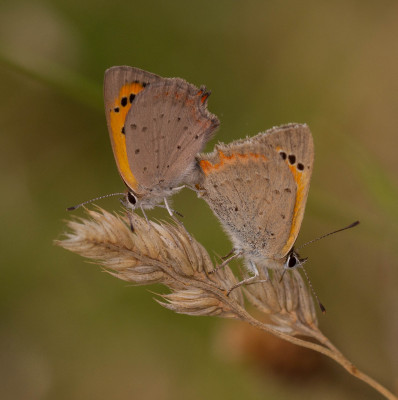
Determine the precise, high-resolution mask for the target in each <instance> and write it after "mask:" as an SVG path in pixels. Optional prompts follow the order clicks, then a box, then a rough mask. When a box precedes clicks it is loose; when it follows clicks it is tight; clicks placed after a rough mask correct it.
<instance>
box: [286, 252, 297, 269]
mask: <svg viewBox="0 0 398 400" xmlns="http://www.w3.org/2000/svg"><path fill="white" fill-rule="evenodd" d="M297 263H298V260H297V257H296V256H295V255H294V254H293V253H292V254H290V255H289V259H288V260H287V263H286V264H287V267H288V268H294V267H296V266H297Z"/></svg>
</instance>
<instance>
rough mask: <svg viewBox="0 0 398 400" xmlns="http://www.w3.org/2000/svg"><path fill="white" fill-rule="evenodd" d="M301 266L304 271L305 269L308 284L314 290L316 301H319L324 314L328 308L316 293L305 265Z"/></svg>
mask: <svg viewBox="0 0 398 400" xmlns="http://www.w3.org/2000/svg"><path fill="white" fill-rule="evenodd" d="M301 268H302V269H303V271H304V275H305V277H306V278H307V282H308V284H309V285H310V288H311V292H312V294H313V295H314V297H315V298H316V301H317V302H318V305H319V308H320V309H321V311H322V314H326V308H325V307H324V305H323V304H322V303H321V301H320V300H319V297H318V295H317V294H316V293H315V289H314V287H313V286H312V283H311V281H310V278H309V276H308V274H307V271H306V270H305V268H304V267H303V265H301Z"/></svg>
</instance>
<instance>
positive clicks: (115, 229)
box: [56, 209, 397, 400]
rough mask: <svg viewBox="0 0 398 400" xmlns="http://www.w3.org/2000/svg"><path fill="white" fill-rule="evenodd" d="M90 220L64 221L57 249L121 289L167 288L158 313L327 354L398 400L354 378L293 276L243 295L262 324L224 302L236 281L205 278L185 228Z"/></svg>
mask: <svg viewBox="0 0 398 400" xmlns="http://www.w3.org/2000/svg"><path fill="white" fill-rule="evenodd" d="M87 213H88V214H89V217H90V218H81V219H75V220H72V221H69V222H68V227H69V229H70V232H69V233H66V234H65V236H66V237H65V238H64V239H62V240H59V241H56V244H58V245H59V246H61V247H63V248H65V249H67V250H70V251H72V252H75V253H78V254H80V255H82V256H84V257H87V258H89V259H92V260H94V261H96V262H97V263H99V264H100V265H102V266H103V267H104V268H105V269H106V271H108V272H109V273H110V274H111V275H113V276H115V277H117V278H119V279H122V280H124V281H127V282H132V283H134V284H137V285H149V284H152V283H162V284H164V285H165V286H167V287H168V288H169V289H170V293H169V294H163V295H160V299H159V300H157V301H158V302H159V303H160V304H161V305H162V306H163V307H166V308H168V309H170V310H173V311H175V312H177V313H182V314H188V315H217V316H220V317H225V318H235V319H240V320H242V321H246V322H247V323H249V324H251V325H253V326H255V327H257V328H259V329H261V330H264V331H267V332H270V333H273V334H274V335H276V336H278V337H280V338H282V339H285V340H287V341H289V342H292V343H294V344H297V345H299V346H303V347H307V348H310V349H313V350H315V351H318V352H320V353H322V354H325V355H326V356H328V357H330V358H332V359H334V360H335V361H336V362H338V363H339V364H340V365H341V366H343V367H344V368H345V369H346V370H347V371H348V372H349V373H350V374H352V375H354V376H356V377H357V378H359V379H361V380H362V381H364V382H366V383H367V384H368V385H370V386H372V387H373V388H374V389H376V390H377V391H378V392H380V393H381V394H382V395H384V396H385V397H386V398H387V399H396V400H397V397H395V396H394V395H393V394H392V393H391V392H389V391H388V390H387V389H386V388H384V387H383V386H381V385H380V384H379V383H378V382H376V381H374V380H373V379H372V378H370V377H368V376H367V375H365V374H364V373H362V372H361V371H359V370H358V369H357V368H356V367H355V366H354V365H353V364H352V363H351V362H350V361H349V360H347V359H346V358H345V357H344V356H343V355H342V354H341V352H340V351H338V350H337V349H336V348H335V347H334V346H333V345H332V343H331V342H330V341H329V340H328V339H327V337H325V336H324V335H323V334H322V333H321V331H320V330H319V329H318V326H317V317H316V313H315V307H314V303H313V299H312V296H311V293H310V292H309V290H308V288H307V286H306V285H305V283H304V282H303V280H302V278H301V276H300V274H299V272H298V271H297V270H293V271H290V273H287V274H285V276H284V278H283V280H282V281H281V282H280V272H279V271H274V272H273V274H272V275H271V277H270V279H269V280H268V281H267V282H264V283H258V284H252V285H247V286H246V287H245V288H244V289H243V291H244V293H245V295H246V298H247V300H248V301H249V302H250V303H251V304H253V305H254V306H255V307H256V308H257V309H258V310H260V311H261V312H262V313H263V314H264V315H265V316H266V317H267V320H268V321H270V323H264V322H262V321H260V320H258V319H256V318H254V317H252V316H251V315H250V314H249V313H248V312H247V310H246V309H245V302H244V297H243V293H242V288H237V289H236V290H233V291H232V292H231V294H230V295H229V296H227V295H226V294H227V291H228V289H229V288H230V287H232V286H233V285H235V284H236V283H237V279H236V277H235V276H234V274H233V273H232V271H231V270H230V268H229V267H228V266H226V267H225V268H222V269H219V270H218V271H217V272H215V273H211V274H209V272H210V271H212V270H213V269H214V265H213V263H212V262H211V260H210V257H209V255H208V253H207V251H206V250H205V249H204V248H203V246H202V245H201V244H200V243H198V242H197V241H195V239H193V238H192V237H191V236H190V235H189V234H188V233H187V232H186V230H185V229H184V228H183V227H182V225H179V224H178V225H172V224H169V223H155V222H152V221H151V222H150V225H149V224H148V223H147V221H146V220H145V219H143V218H141V217H139V216H138V215H137V214H133V215H132V216H131V218H132V222H133V224H134V229H135V232H134V233H133V232H131V230H130V228H129V222H128V219H127V218H126V217H123V216H120V215H113V214H110V213H108V212H106V211H104V210H102V209H98V211H89V210H87ZM263 278H265V277H263ZM297 335H300V338H299V337H297ZM303 337H304V338H303Z"/></svg>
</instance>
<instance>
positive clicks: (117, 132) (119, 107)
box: [107, 82, 144, 190]
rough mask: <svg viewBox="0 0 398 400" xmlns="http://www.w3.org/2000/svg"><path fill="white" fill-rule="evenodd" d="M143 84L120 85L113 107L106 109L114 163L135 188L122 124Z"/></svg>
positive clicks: (125, 179)
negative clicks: (108, 114) (108, 116)
mask: <svg viewBox="0 0 398 400" xmlns="http://www.w3.org/2000/svg"><path fill="white" fill-rule="evenodd" d="M142 89H144V86H143V85H141V84H140V83H137V82H133V83H128V84H126V85H124V86H122V87H121V89H120V92H119V96H118V97H117V98H116V99H115V101H114V103H113V108H112V109H111V110H107V111H108V112H110V125H111V130H112V148H113V154H114V155H115V159H116V164H117V167H118V169H119V173H120V175H121V176H122V178H123V179H124V181H125V182H126V184H127V185H128V186H129V187H130V188H131V189H133V190H134V189H136V188H137V180H136V179H135V177H134V175H133V173H132V172H131V169H130V165H129V162H128V158H127V150H126V136H125V134H124V133H123V132H124V129H125V127H124V124H125V122H126V116H127V113H128V112H129V110H130V108H131V104H132V102H133V101H134V97H135V95H136V94H138V93H139V92H141V90H142Z"/></svg>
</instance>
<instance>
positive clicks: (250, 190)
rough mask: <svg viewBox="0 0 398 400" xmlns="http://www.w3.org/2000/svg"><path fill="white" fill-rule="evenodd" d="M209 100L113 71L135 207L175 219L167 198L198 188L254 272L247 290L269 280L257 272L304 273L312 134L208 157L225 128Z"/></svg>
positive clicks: (116, 124)
mask: <svg viewBox="0 0 398 400" xmlns="http://www.w3.org/2000/svg"><path fill="white" fill-rule="evenodd" d="M209 94H210V93H209V92H208V91H207V90H206V88H205V87H204V86H202V87H200V88H197V87H195V86H194V85H192V84H190V83H188V82H186V81H185V80H183V79H179V78H162V77H160V76H157V75H155V74H152V73H149V72H146V71H143V70H140V69H138V68H131V67H127V66H120V67H112V68H110V69H108V70H107V71H106V72H105V81H104V97H105V112H106V119H107V124H108V129H109V134H110V137H111V142H112V148H113V152H114V155H115V159H116V163H117V166H118V169H119V173H120V175H121V177H122V179H123V181H124V182H125V184H126V185H127V187H128V193H127V195H126V202H127V203H128V205H129V206H131V207H132V208H133V209H135V208H137V207H140V208H141V209H142V211H144V209H146V208H153V207H154V206H156V205H159V203H161V202H164V206H165V207H166V208H167V210H168V211H169V213H170V214H172V211H171V209H170V207H169V206H168V203H167V197H169V196H171V195H172V194H174V193H176V192H178V191H179V190H180V189H182V188H183V187H184V186H185V185H188V186H191V187H193V186H195V187H196V189H195V190H197V192H198V193H199V194H200V196H201V197H202V198H203V199H204V200H206V202H207V203H208V204H209V206H210V208H211V209H212V210H213V212H214V214H215V215H216V216H217V217H218V219H219V220H220V222H221V224H222V226H223V227H224V229H225V231H226V232H227V233H228V234H229V236H230V237H231V239H232V242H233V244H234V253H235V254H234V256H237V255H243V256H244V258H245V260H246V266H247V268H248V270H249V272H251V273H252V274H253V276H252V277H251V278H248V279H245V280H243V281H242V282H240V283H239V284H238V285H239V286H240V285H241V284H242V283H248V282H250V281H252V280H254V279H255V278H256V277H257V276H258V275H259V273H258V269H257V266H262V267H265V269H267V268H271V269H279V270H283V269H284V270H286V269H291V268H294V267H297V266H300V265H301V264H302V262H303V261H304V260H301V259H300V258H299V257H298V255H297V253H295V252H294V249H293V245H294V243H295V241H296V238H297V235H298V232H299V230H300V226H301V222H302V219H303V215H304V209H305V203H306V200H307V195H308V189H309V183H310V178H311V173H312V166H313V159H314V148H313V140H312V136H311V132H310V130H309V128H308V126H307V125H305V124H289V125H285V126H280V127H277V128H273V129H270V130H268V131H266V132H264V133H260V134H258V135H257V136H254V137H251V138H246V139H243V140H238V141H235V142H232V143H230V144H228V145H225V144H218V145H217V146H216V148H215V150H214V151H213V152H212V153H210V154H199V153H200V151H202V150H203V147H204V146H205V144H206V142H207V141H209V139H210V138H211V137H212V135H213V133H214V131H215V130H216V128H217V127H218V126H219V120H218V118H217V117H216V116H215V115H213V114H211V113H210V112H209V111H208V110H207V99H208V97H209ZM144 214H145V213H144ZM234 256H233V257H234Z"/></svg>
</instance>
